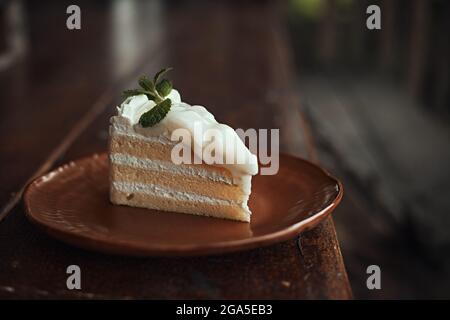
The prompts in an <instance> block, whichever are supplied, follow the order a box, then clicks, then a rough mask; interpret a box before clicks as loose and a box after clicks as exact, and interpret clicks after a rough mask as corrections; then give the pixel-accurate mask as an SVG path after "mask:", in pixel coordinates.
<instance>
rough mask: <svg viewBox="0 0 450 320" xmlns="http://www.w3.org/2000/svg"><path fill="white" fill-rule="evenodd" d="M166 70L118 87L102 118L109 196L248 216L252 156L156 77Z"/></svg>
mask: <svg viewBox="0 0 450 320" xmlns="http://www.w3.org/2000/svg"><path fill="white" fill-rule="evenodd" d="M167 71H168V70H167V69H165V70H162V71H161V72H159V73H158V74H157V75H156V76H155V77H154V78H153V79H152V80H150V79H149V78H146V77H142V78H141V79H140V80H139V84H140V85H141V88H139V89H135V90H128V91H125V96H126V99H125V101H123V103H122V104H121V105H120V106H118V107H117V114H116V115H115V116H113V117H111V119H110V130H109V160H110V200H111V202H112V203H113V204H116V205H127V206H134V207H142V208H148V209H156V210H160V211H170V212H178V213H186V214H194V215H202V216H209V217H215V218H225V219H232V220H238V221H245V222H249V221H250V216H251V212H250V209H249V207H248V205H247V202H248V200H249V196H250V193H251V179H252V176H253V175H255V174H256V173H257V172H258V164H257V158H256V156H255V155H253V154H252V153H251V152H250V151H249V149H248V148H247V147H246V146H245V144H244V143H243V142H242V140H241V139H240V138H239V136H238V134H237V133H236V131H235V130H233V129H232V128H231V127H229V126H227V125H225V124H221V123H219V122H217V121H216V120H215V118H214V116H213V115H212V114H211V113H210V112H209V111H208V110H207V109H206V108H205V107H203V106H199V105H189V104H188V103H186V102H182V100H181V96H180V94H179V92H178V91H177V90H175V89H173V88H172V84H171V82H170V81H168V80H167V79H162V80H160V79H161V77H162V76H163V75H164V73H165V72H167ZM211 133H213V134H211ZM183 134H184V136H183ZM186 134H187V136H186ZM183 138H184V139H183ZM230 146H232V147H230ZM211 149H213V150H211ZM206 155H211V156H210V157H209V158H208V157H206V159H205V156H206ZM180 158H182V159H184V161H180ZM211 158H213V159H211ZM186 159H187V160H189V161H186ZM212 160H215V161H212ZM149 214H151V213H149Z"/></svg>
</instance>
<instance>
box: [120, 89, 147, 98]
mask: <svg viewBox="0 0 450 320" xmlns="http://www.w3.org/2000/svg"><path fill="white" fill-rule="evenodd" d="M149 93H150V92H148V91H145V90H143V89H131V90H125V91H124V92H123V96H124V97H125V98H128V97H132V96H138V95H140V94H149Z"/></svg>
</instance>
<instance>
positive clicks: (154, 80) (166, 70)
mask: <svg viewBox="0 0 450 320" xmlns="http://www.w3.org/2000/svg"><path fill="white" fill-rule="evenodd" d="M172 69H173V68H171V67H169V68H164V69H162V70H160V71H158V72H157V73H156V74H155V76H154V78H153V83H158V81H159V78H161V77H162V76H163V75H164V74H166V73H167V72H169V71H170V70H172Z"/></svg>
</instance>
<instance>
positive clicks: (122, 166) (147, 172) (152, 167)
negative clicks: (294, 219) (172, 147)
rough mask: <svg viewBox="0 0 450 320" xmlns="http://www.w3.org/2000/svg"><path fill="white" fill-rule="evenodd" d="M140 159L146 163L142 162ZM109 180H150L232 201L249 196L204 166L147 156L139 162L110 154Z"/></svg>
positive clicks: (141, 181) (145, 181) (147, 181)
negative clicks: (147, 157) (199, 167)
mask: <svg viewBox="0 0 450 320" xmlns="http://www.w3.org/2000/svg"><path fill="white" fill-rule="evenodd" d="M119 156H122V157H119ZM121 160H123V161H121ZM125 160H128V161H125ZM134 160H136V158H135V159H134ZM142 162H143V163H144V164H147V166H143V165H142V164H141V163H142ZM139 164H141V165H139ZM183 169H185V170H183ZM111 181H113V182H134V183H144V184H152V185H158V186H161V187H165V188H170V189H173V190H176V191H187V190H189V192H191V193H196V194H199V195H203V196H209V197H214V198H219V199H229V200H235V201H246V200H247V198H248V194H245V193H244V191H243V190H242V189H241V188H240V187H239V186H237V185H233V184H231V181H229V180H228V179H227V178H226V177H222V176H218V175H217V174H214V172H213V173H212V174H211V173H210V172H208V171H206V170H201V171H200V172H199V170H193V168H189V167H185V166H183V165H174V164H172V163H169V162H163V161H151V160H147V159H146V161H141V162H136V161H130V157H127V156H125V155H117V154H116V155H111Z"/></svg>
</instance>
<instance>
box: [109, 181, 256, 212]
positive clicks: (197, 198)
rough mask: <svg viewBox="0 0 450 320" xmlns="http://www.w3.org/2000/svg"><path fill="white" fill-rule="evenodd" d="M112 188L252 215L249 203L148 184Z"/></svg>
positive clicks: (121, 185) (116, 183) (127, 184)
mask: <svg viewBox="0 0 450 320" xmlns="http://www.w3.org/2000/svg"><path fill="white" fill-rule="evenodd" d="M112 186H113V188H114V189H115V190H117V191H120V192H125V193H144V194H148V195H153V196H158V197H162V198H166V199H173V200H177V201H190V202H199V203H208V204H212V205H223V206H238V207H241V208H242V209H244V210H245V211H247V212H249V213H250V211H249V209H248V206H247V203H246V202H247V201H244V202H238V201H234V200H225V199H217V198H212V197H208V196H203V195H198V194H192V193H189V192H184V191H177V190H173V189H170V188H165V187H161V186H157V185H153V184H147V183H136V182H123V181H116V182H113V183H112Z"/></svg>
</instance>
